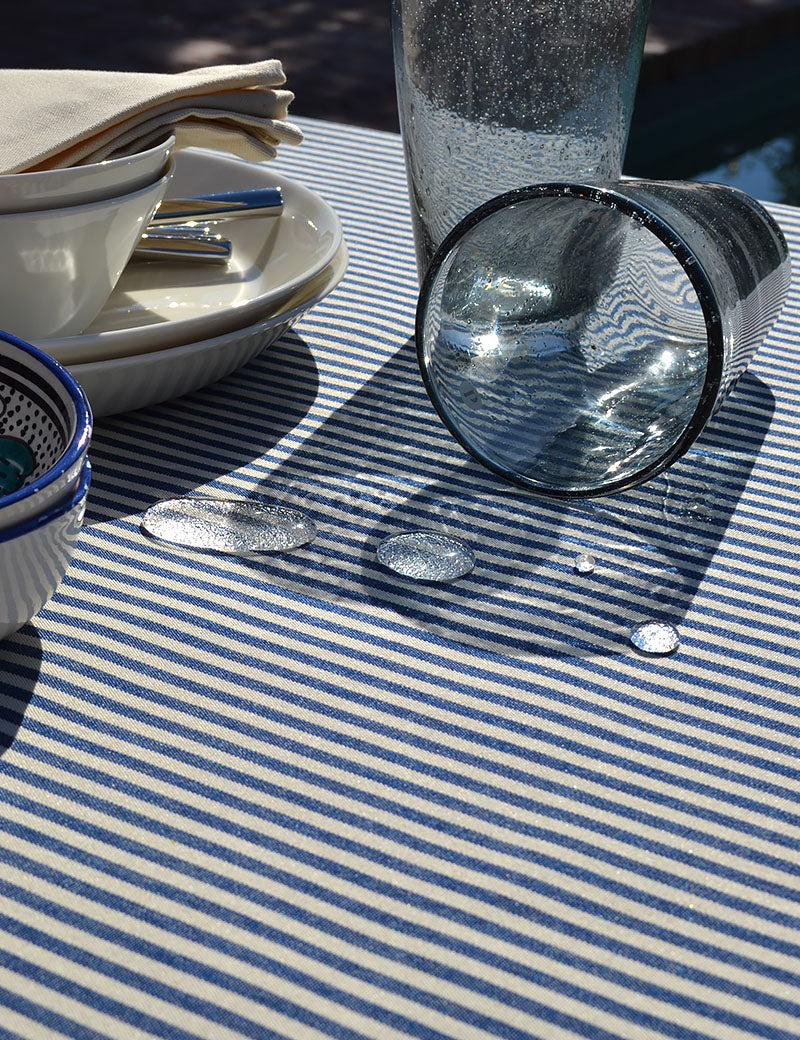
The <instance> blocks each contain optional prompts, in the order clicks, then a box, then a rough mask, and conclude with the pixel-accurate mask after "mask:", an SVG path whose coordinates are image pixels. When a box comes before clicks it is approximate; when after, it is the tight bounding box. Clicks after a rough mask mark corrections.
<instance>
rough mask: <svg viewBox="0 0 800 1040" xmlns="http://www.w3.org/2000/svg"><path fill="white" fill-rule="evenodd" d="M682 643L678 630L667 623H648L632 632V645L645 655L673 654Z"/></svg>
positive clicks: (638, 626)
mask: <svg viewBox="0 0 800 1040" xmlns="http://www.w3.org/2000/svg"><path fill="white" fill-rule="evenodd" d="M680 642H681V639H680V636H679V635H678V630H677V629H676V628H675V627H674V626H673V625H669V624H667V622H666V621H646V622H644V624H641V625H637V626H636V628H634V630H633V631H632V632H631V643H633V645H634V646H635V647H636V649H637V650H641V652H642V653H643V654H671V653H674V652H675V650H677V649H678V647H679V646H680Z"/></svg>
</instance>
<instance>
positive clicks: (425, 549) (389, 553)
mask: <svg viewBox="0 0 800 1040" xmlns="http://www.w3.org/2000/svg"><path fill="white" fill-rule="evenodd" d="M378 560H379V561H380V562H381V563H382V564H383V566H384V567H387V568H388V569H389V570H390V571H394V572H395V574H401V575H402V576H403V577H404V578H416V579H417V580H418V581H454V580H455V579H456V578H463V577H464V575H465V574H469V572H470V571H471V570H472V568H473V567H474V566H475V557H474V555H473V554H472V550H471V549H470V548H469V546H467V545H465V544H464V543H463V542H460V541H459V540H458V539H457V538H451V537H449V536H448V535H444V534H438V533H437V532H436V531H408V532H406V533H405V534H396V535H392V536H391V537H389V538H385V539H384V540H383V541H382V542H381V544H380V545H379V546H378Z"/></svg>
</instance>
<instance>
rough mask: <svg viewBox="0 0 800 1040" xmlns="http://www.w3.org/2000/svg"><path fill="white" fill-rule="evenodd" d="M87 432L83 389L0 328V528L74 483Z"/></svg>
mask: <svg viewBox="0 0 800 1040" xmlns="http://www.w3.org/2000/svg"><path fill="white" fill-rule="evenodd" d="M91 435H92V414H91V410H90V408H89V403H88V401H87V400H86V395H85V394H84V392H83V390H82V389H81V387H80V386H79V384H78V383H77V382H76V380H75V379H74V378H73V376H71V375H70V373H69V372H68V371H67V370H66V369H65V368H63V367H62V366H61V365H60V364H59V363H58V362H57V361H54V360H53V358H51V357H50V356H49V355H47V354H45V353H44V352H43V351H41V350H39V349H38V348H37V347H34V346H31V344H29V343H25V342H23V341H22V340H20V339H17V338H16V337H15V336H12V335H10V334H9V333H7V332H0V531H4V530H7V529H8V528H10V527H14V526H15V525H17V524H21V523H24V522H25V521H26V520H31V519H32V518H33V517H35V516H37V515H39V514H41V513H43V512H44V511H45V510H48V509H49V508H50V507H51V506H52V505H54V504H55V503H56V502H59V501H61V500H62V499H64V498H65V496H67V495H68V494H69V492H70V491H72V490H73V489H74V488H75V487H76V486H77V484H78V481H79V478H80V476H81V470H82V468H83V462H84V459H85V458H86V453H87V451H88V449H89V441H90V439H91Z"/></svg>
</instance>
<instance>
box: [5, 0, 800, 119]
mask: <svg viewBox="0 0 800 1040" xmlns="http://www.w3.org/2000/svg"><path fill="white" fill-rule="evenodd" d="M388 7H389V5H388V0H349V2H342V3H335V2H331V0H285V2H284V3H282V4H273V3H269V2H267V0H263V2H261V3H254V2H253V0H224V2H223V0H172V2H169V3H167V4H165V3H164V2H163V0H140V2H138V3H137V2H132V3H127V4H112V3H108V2H107V0H94V2H90V0H73V2H71V3H68V4H64V3H59V4H56V3H54V2H53V0H25V3H20V4H13V5H11V8H10V10H9V11H7V12H6V15H5V31H4V33H3V35H2V39H1V40H0V66H5V67H7V68H25V67H28V68H32V67H53V68H57V67H72V68H108V69H131V70H140V71H164V72H167V71H179V70H181V69H185V68H190V67H193V66H199V65H212V64H222V63H227V62H240V61H256V60H259V59H262V58H272V57H275V58H280V59H281V60H282V62H283V64H284V68H285V69H286V73H287V78H288V86H289V88H290V89H291V90H293V91H294V92H295V94H296V100H295V102H294V105H293V106H292V113H293V114H295V115H301V116H314V117H317V118H321V119H332V120H334V121H336V122H344V123H355V124H359V125H362V126H371V127H375V128H377V129H386V130H393V129H396V128H397V113H396V108H395V94H394V78H393V70H392V57H391V40H390V36H389V15H388ZM791 34H797V35H798V37H800V0H652V2H651V14H650V23H649V29H648V36H647V44H646V48H645V60H644V63H643V68H642V73H641V80H640V84H641V86H643V87H646V86H651V85H654V84H656V83H659V82H664V81H666V80H670V79H677V78H680V77H681V76H682V75H685V74H686V73H689V72H694V71H696V70H698V69H700V68H707V67H708V66H709V65H711V64H714V63H718V62H721V61H724V60H726V59H728V58H731V57H736V56H738V55H741V54H743V53H746V52H747V51H748V50H751V49H753V48H758V47H761V46H764V45H766V44H769V43H772V42H775V41H777V40H780V39H784V38H786V37H787V36H788V35H791Z"/></svg>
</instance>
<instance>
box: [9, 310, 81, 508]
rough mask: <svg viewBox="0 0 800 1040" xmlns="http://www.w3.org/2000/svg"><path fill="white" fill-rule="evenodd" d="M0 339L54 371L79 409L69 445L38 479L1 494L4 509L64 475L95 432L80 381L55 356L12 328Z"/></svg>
mask: <svg viewBox="0 0 800 1040" xmlns="http://www.w3.org/2000/svg"><path fill="white" fill-rule="evenodd" d="M0 342H4V343H10V344H11V345H12V346H14V347H17V348H19V349H20V350H22V351H23V352H24V353H26V354H29V355H30V356H31V357H32V358H33V359H34V360H35V361H38V362H39V364H41V365H42V366H43V367H44V368H46V369H47V370H48V371H50V372H51V373H52V374H53V375H54V376H55V377H56V378H57V379H58V381H59V382H60V383H61V385H62V386H63V387H64V389H65V390H66V391H67V394H68V395H69V398H70V400H71V402H72V405H73V407H74V409H75V433H74V434H73V435H72V438H71V440H70V442H69V444H68V445H67V447H66V448H65V449H64V451H63V452H62V454H61V455H60V456H59V458H58V459H57V460H56V461H55V462H54V463H53V465H52V466H51V467H50V468H49V469H48V470H47V472H46V473H43V474H42V475H41V477H37V478H36V480H33V481H31V483H30V484H25V485H24V487H21V488H19V489H18V490H17V491H12V492H10V494H8V495H3V496H2V497H0V512H2V510H3V509H4V508H5V506H7V505H11V504H12V503H14V502H22V501H23V500H24V499H26V498H29V497H30V496H31V495H35V494H36V493H37V492H38V491H41V490H42V489H43V488H46V487H47V486H48V485H49V484H51V483H52V482H53V481H54V480H57V479H58V478H59V477H61V476H63V474H64V473H66V472H67V470H69V469H71V468H72V466H74V465H75V463H76V462H78V461H79V460H80V457H81V455H83V454H85V452H86V450H87V449H88V447H89V441H90V440H91V436H92V410H91V408H90V407H89V401H88V399H87V397H86V394H85V393H84V392H83V388H82V387H81V385H80V383H78V381H77V380H76V379H75V377H74V376H73V375H71V373H69V372H68V371H67V370H66V368H64V366H63V365H62V364H60V363H59V362H58V361H56V359H55V358H52V357H50V355H49V354H46V353H45V352H44V351H43V350H40V349H39V348H38V347H34V346H33V344H31V343H26V342H25V340H22V339H19V337H17V336H14V335H12V334H11V333H10V332H2V331H0Z"/></svg>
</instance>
